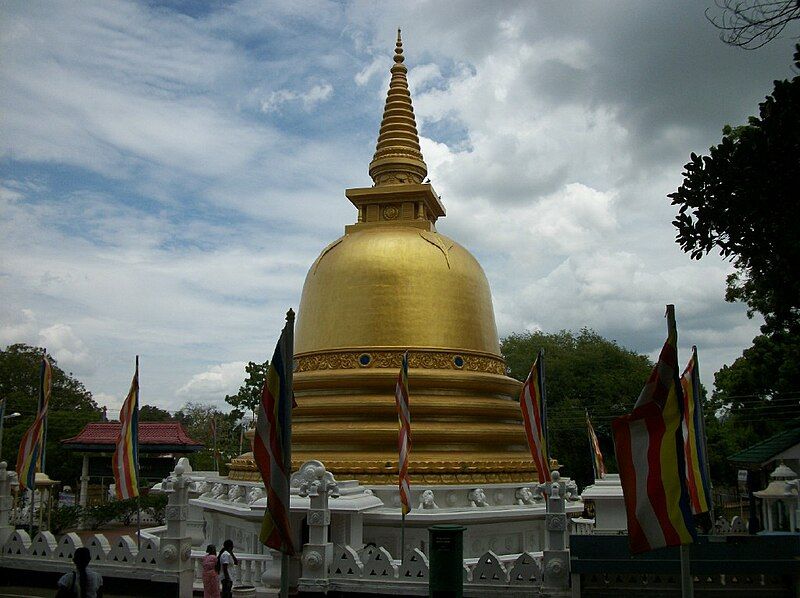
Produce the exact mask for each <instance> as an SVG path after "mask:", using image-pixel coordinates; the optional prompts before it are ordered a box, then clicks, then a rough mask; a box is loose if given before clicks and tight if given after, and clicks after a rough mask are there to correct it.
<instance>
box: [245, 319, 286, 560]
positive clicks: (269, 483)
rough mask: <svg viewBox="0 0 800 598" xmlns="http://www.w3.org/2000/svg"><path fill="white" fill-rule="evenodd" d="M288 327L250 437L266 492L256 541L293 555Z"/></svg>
mask: <svg viewBox="0 0 800 598" xmlns="http://www.w3.org/2000/svg"><path fill="white" fill-rule="evenodd" d="M290 313H291V312H290ZM292 325H293V322H289V323H287V324H286V326H285V327H284V329H283V331H282V332H281V337H280V339H279V340H278V344H277V346H276V347H275V353H274V354H273V355H272V361H270V364H269V369H268V371H267V377H266V380H265V381H264V388H263V389H262V391H261V403H260V404H259V406H258V412H257V416H256V433H255V437H254V438H253V455H254V457H255V461H256V464H257V465H258V470H259V471H260V472H261V479H262V480H263V481H264V487H265V488H266V491H267V509H266V511H264V520H263V521H262V523H261V533H260V535H259V539H260V540H261V543H262V544H264V545H266V546H269V547H270V548H274V549H275V550H280V551H281V552H283V553H286V554H294V553H295V548H294V542H293V539H292V528H291V524H290V521H289V474H290V473H291V472H290V468H291V450H292V447H291V438H292V396H293V394H292V387H291V380H290V376H291V369H289V368H291V366H292V359H293V358H292V352H293V350H292V341H291V335H292V329H291V326H292Z"/></svg>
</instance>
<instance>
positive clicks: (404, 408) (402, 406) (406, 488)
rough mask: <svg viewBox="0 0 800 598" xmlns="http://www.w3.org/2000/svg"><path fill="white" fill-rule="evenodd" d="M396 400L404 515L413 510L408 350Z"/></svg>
mask: <svg viewBox="0 0 800 598" xmlns="http://www.w3.org/2000/svg"><path fill="white" fill-rule="evenodd" d="M394 400H395V403H396V404H397V421H398V423H399V425H400V431H399V433H398V435H397V451H398V454H399V460H398V464H397V465H398V469H399V475H398V478H397V479H398V483H399V485H400V503H401V505H402V509H403V516H405V515H406V514H407V513H408V512H409V511H410V510H411V482H410V480H409V477H408V456H409V453H410V452H411V411H410V409H409V406H408V352H406V353H404V354H403V359H402V361H401V363H400V374H399V375H398V376H397V386H396V387H395V391H394Z"/></svg>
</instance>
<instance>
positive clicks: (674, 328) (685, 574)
mask: <svg viewBox="0 0 800 598" xmlns="http://www.w3.org/2000/svg"><path fill="white" fill-rule="evenodd" d="M665 316H666V318H667V341H668V342H669V340H670V339H671V340H672V342H673V343H675V365H676V367H677V364H678V325H677V323H676V322H675V306H674V305H672V304H669V305H667V313H666V314H665ZM673 378H674V380H673V384H674V385H675V393H676V394H677V399H678V405H679V408H681V409H682V406H683V396H682V395H683V390H682V388H683V387H682V386H681V380H680V374H679V373H678V370H677V369H676V370H675V371H674V372H673ZM681 417H682V415H681ZM679 448H680V449H682V447H679ZM678 454H679V455H680V454H681V453H680V452H679V453H678ZM683 475H685V471H684V473H683ZM685 490H686V488H684V491H685ZM678 552H679V554H680V559H681V596H682V598H693V596H694V583H693V580H692V570H691V566H690V562H689V546H688V545H687V544H681V545H680V546H679V548H678Z"/></svg>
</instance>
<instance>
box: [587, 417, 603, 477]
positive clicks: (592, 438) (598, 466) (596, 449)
mask: <svg viewBox="0 0 800 598" xmlns="http://www.w3.org/2000/svg"><path fill="white" fill-rule="evenodd" d="M586 431H587V433H588V434H589V447H590V448H591V450H592V469H593V470H594V479H595V480H602V479H603V478H604V477H606V464H605V463H604V462H603V453H602V452H601V451H600V443H599V442H598V441H597V434H595V433H594V426H592V420H590V419H589V412H588V411H587V412H586Z"/></svg>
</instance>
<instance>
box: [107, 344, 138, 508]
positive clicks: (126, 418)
mask: <svg viewBox="0 0 800 598" xmlns="http://www.w3.org/2000/svg"><path fill="white" fill-rule="evenodd" d="M119 423H120V428H119V436H118V437H117V445H116V448H115V449H114V456H113V457H112V458H111V469H112V470H113V472H114V485H115V486H116V494H117V498H118V499H120V500H124V499H126V498H136V497H137V496H139V358H138V357H137V358H136V371H135V372H134V374H133V380H131V388H130V390H129V391H128V396H127V397H126V398H125V402H124V403H122V409H120V411H119Z"/></svg>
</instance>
